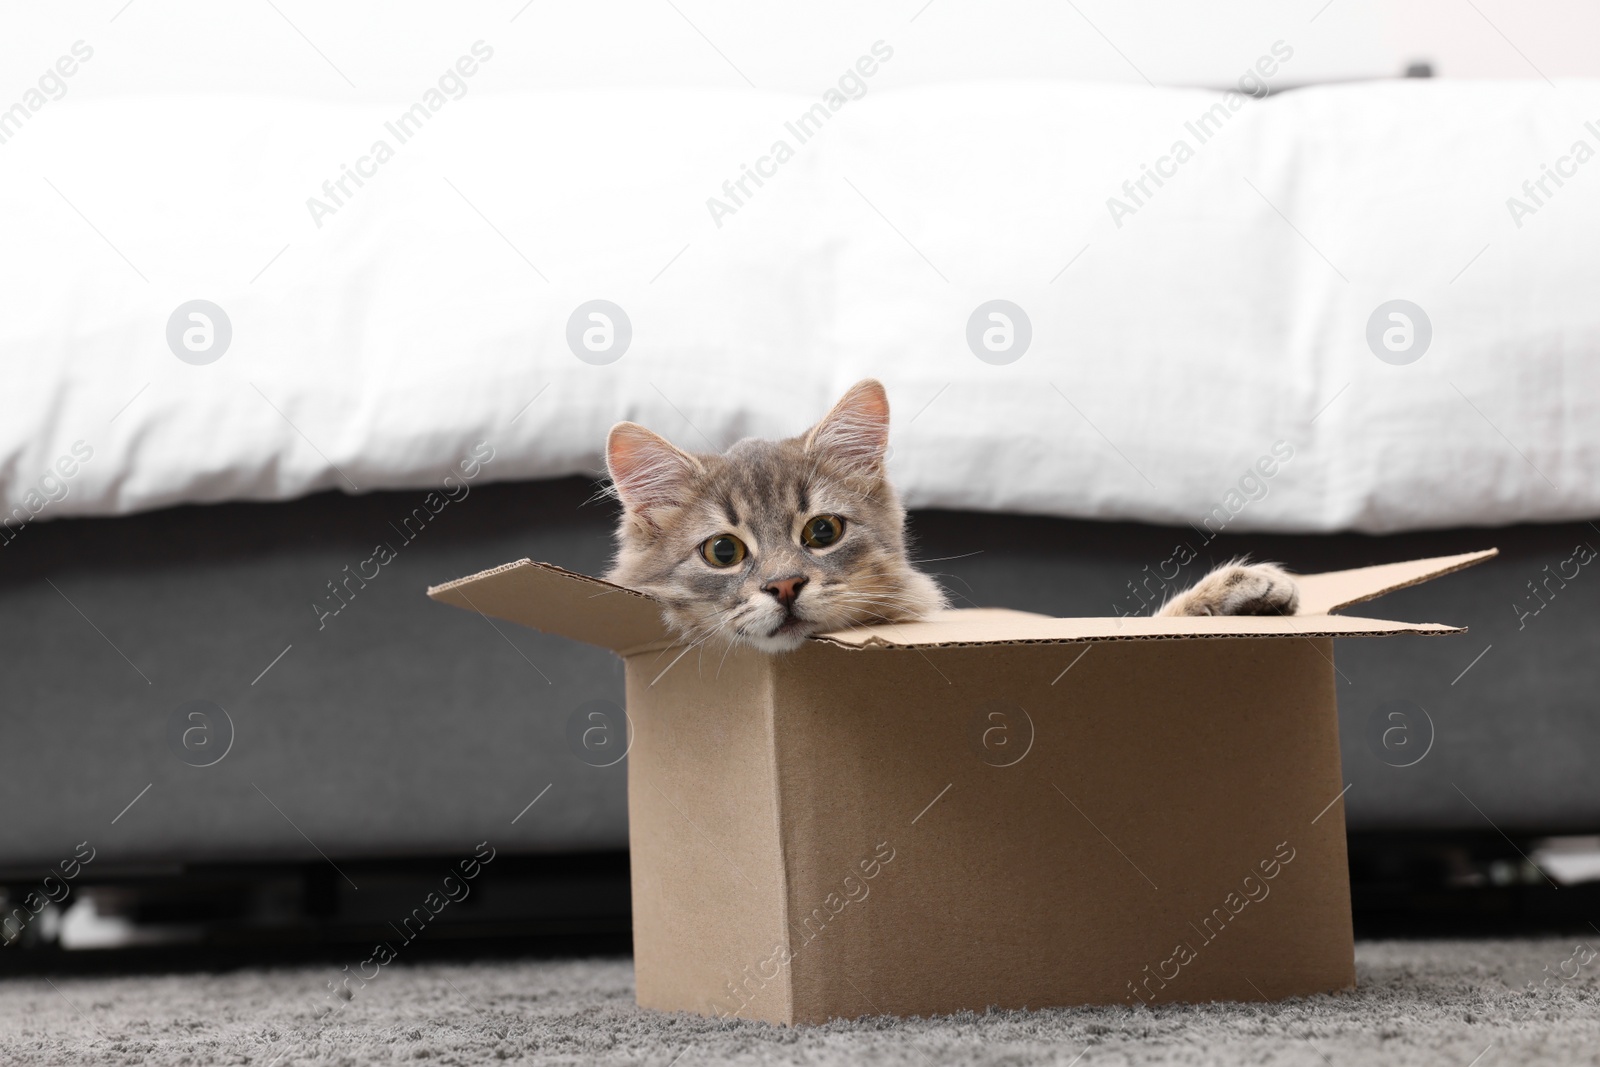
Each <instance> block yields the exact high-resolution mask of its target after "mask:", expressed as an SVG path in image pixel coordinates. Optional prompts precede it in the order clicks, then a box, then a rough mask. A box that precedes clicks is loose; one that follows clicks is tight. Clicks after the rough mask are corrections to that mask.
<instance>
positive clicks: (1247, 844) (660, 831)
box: [429, 550, 1495, 1024]
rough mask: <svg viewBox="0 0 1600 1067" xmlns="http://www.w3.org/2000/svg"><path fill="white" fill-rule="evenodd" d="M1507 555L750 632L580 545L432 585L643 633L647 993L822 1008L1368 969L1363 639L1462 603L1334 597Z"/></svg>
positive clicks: (1171, 987)
mask: <svg viewBox="0 0 1600 1067" xmlns="http://www.w3.org/2000/svg"><path fill="white" fill-rule="evenodd" d="M1494 554H1495V553H1494V551H1493V550H1490V551H1487V552H1474V553H1468V554H1466V555H1459V556H1447V557H1442V558H1438V559H1428V560H1419V561H1415V562H1410V563H1393V564H1386V565H1383V566H1377V567H1364V568H1361V569H1359V570H1350V571H1341V572H1337V573H1330V574H1316V575H1308V576H1302V577H1301V578H1300V579H1299V580H1300V586H1301V609H1300V610H1301V613H1300V614H1298V615H1295V616H1292V617H1224V618H1193V619H1188V618H1184V619H1163V618H1107V619H1055V618H1049V617H1046V616H1042V615H1033V614H1028V613H1025V612H1017V611H1005V610H995V609H978V610H966V611H949V612H945V613H943V614H941V615H940V616H938V617H937V618H934V619H931V620H928V621H925V622H919V623H913V624H908V625H898V626H870V627H864V628H861V629H855V630H848V631H843V632H839V633H832V634H827V635H825V636H821V637H817V638H814V639H812V640H811V641H809V642H807V644H806V646H805V647H803V648H801V649H800V650H798V651H796V652H792V653H788V654H785V655H776V656H775V655H770V654H767V653H761V652H756V651H752V650H748V649H735V650H733V651H731V652H730V653H729V654H727V656H726V657H725V658H724V656H723V653H722V651H721V650H720V649H719V650H717V651H716V652H715V653H711V652H705V653H704V654H701V653H695V654H689V650H687V649H684V648H682V647H681V646H679V645H678V644H677V642H676V641H675V639H674V637H673V636H672V635H671V634H670V633H669V632H668V631H667V630H666V629H665V628H664V627H663V625H662V623H661V619H660V616H659V614H658V612H657V609H656V606H655V604H654V602H652V601H651V600H650V599H649V598H648V597H645V596H644V595H642V594H639V593H636V592H633V591H631V590H627V589H623V588H621V587H618V586H614V585H610V584H608V583H606V582H602V581H599V580H598V579H595V578H589V577H586V576H584V575H580V574H574V573H571V572H569V571H565V570H562V569H561V568H559V567H554V566H550V565H549V564H541V563H531V562H529V561H527V560H522V561H520V562H517V563H512V564H508V565H506V566H503V567H498V568H496V569H494V570H490V571H485V572H483V573H481V574H476V575H473V576H472V577H469V578H463V579H460V580H459V581H455V582H450V583H448V584H446V585H442V586H438V587H435V588H433V589H430V590H429V595H430V596H432V597H433V598H435V599H437V600H441V601H444V602H445V603H449V604H455V605H457V606H460V607H463V608H467V609H468V610H474V611H479V612H482V613H484V614H486V615H491V616H494V617H495V618H499V619H505V620H508V621H510V622H515V623H520V624H522V625H525V626H530V627H533V628H534V629H537V630H542V631H544V632H547V633H554V634H561V635H564V636H567V637H570V638H572V639H574V640H577V641H583V642H586V643H588V644H592V645H599V646H602V647H604V648H609V649H611V650H612V651H614V652H616V653H617V655H619V656H621V657H623V659H624V660H625V661H626V665H627V705H628V707H627V711H628V715H629V718H630V720H631V726H632V730H633V739H632V748H631V750H630V751H629V755H628V814H629V819H630V841H631V848H632V866H633V907H634V960H635V973H636V975H637V985H638V999H639V1003H640V1005H642V1006H644V1007H649V1008H660V1009H665V1010H683V1011H692V1012H700V1013H704V1014H714V1015H737V1016H739V1017H742V1018H750V1019H766V1020H770V1021H772V1022H777V1023H790V1024H792V1023H802V1022H804V1023H812V1022H821V1021H824V1020H826V1019H829V1018H833V1017H841V1016H842V1017H854V1016H859V1015H868V1014H879V1013H888V1014H895V1015H927V1014H932V1013H944V1012H954V1011H959V1010H967V1009H970V1010H975V1011H981V1010H983V1009H984V1008H986V1007H990V1006H998V1007H1001V1008H1040V1007H1047V1006H1052V1005H1072V1004H1114V1003H1139V1002H1146V1003H1150V1002H1165V1001H1208V1000H1260V999H1264V998H1265V999H1276V998H1280V997H1288V996H1303V995H1306V994H1310V993H1319V992H1326V991H1331V990H1339V989H1348V988H1351V987H1353V986H1354V984H1355V963H1354V945H1353V940H1352V935H1351V925H1350V892H1349V877H1348V871H1347V866H1346V857H1345V836H1344V810H1343V806H1342V805H1341V804H1340V803H1339V800H1340V798H1341V797H1342V793H1343V790H1344V788H1345V783H1344V781H1343V780H1342V778H1341V776H1340V765H1339V724H1338V711H1337V706H1336V695H1335V675H1334V666H1333V638H1335V637H1349V636H1358V635H1359V636H1379V635H1389V634H1402V633H1414V634H1446V633H1459V632H1461V631H1460V629H1459V628H1456V627H1451V626H1445V625H1440V624H1437V623H1408V622H1388V621H1382V620H1377V619H1365V618H1357V617H1353V616H1344V615H1334V614H1332V613H1333V612H1335V611H1338V610H1339V609H1341V608H1344V607H1348V606H1349V605H1352V604H1356V603H1359V602H1361V601H1364V600H1369V599H1371V598H1373V597H1376V596H1380V595H1382V594H1383V593H1386V592H1389V591H1391V590H1395V589H1399V588H1402V587H1405V586H1409V585H1414V584H1416V583H1418V582H1423V581H1427V580H1428V579H1430V578H1435V577H1438V576H1440V575H1444V574H1448V573H1450V572H1452V571H1455V570H1459V569H1461V568H1463V567H1468V566H1471V565H1472V564H1475V563H1478V562H1480V561H1482V560H1485V559H1488V558H1489V557H1490V556H1493V555H1494Z"/></svg>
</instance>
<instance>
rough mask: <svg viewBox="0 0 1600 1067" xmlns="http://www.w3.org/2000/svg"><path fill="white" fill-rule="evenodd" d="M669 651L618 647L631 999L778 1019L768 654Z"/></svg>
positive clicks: (779, 955) (782, 981)
mask: <svg viewBox="0 0 1600 1067" xmlns="http://www.w3.org/2000/svg"><path fill="white" fill-rule="evenodd" d="M676 655H678V652H677V651H676V650H673V651H668V652H666V653H665V654H658V653H644V654H640V655H637V656H633V657H631V658H629V659H628V661H627V694H628V696H627V699H628V709H627V710H628V715H629V718H630V722H631V727H632V730H633V741H632V747H631V748H630V750H629V753H628V823H629V825H628V840H629V852H630V855H631V863H632V877H633V951H634V975H635V980H636V984H637V988H638V1000H639V1004H640V1005H641V1006H642V1007H647V1008H657V1009H661V1010H664V1011H692V1012H699V1013H701V1014H705V1015H726V1016H738V1017H740V1018H746V1019H765V1020H767V1021H770V1022H790V1021H791V1019H790V988H789V971H788V969H787V968H786V967H784V966H783V965H782V960H783V954H784V952H785V951H786V950H787V945H786V944H785V940H784V932H783V931H784V920H783V914H782V908H783V894H782V892H781V888H780V887H781V886H782V883H783V875H782V871H781V869H780V858H781V852H780V849H779V847H778V824H777V812H776V806H775V800H774V797H775V787H774V781H773V761H772V737H771V724H772V718H771V713H772V702H771V699H770V694H771V677H770V673H769V663H770V658H769V657H766V656H764V655H761V654H759V653H754V652H748V651H736V652H733V653H730V654H729V655H728V656H727V657H726V658H725V659H724V658H722V655H721V653H720V652H719V653H718V654H717V662H715V663H713V662H712V658H711V657H710V656H707V657H706V660H705V662H704V663H703V664H702V663H701V662H700V661H699V659H698V657H696V656H694V655H692V654H691V655H686V656H683V657H682V658H681V660H680V661H679V662H677V663H675V664H673V663H672V657H674V656H676ZM669 664H671V666H670V667H669ZM664 668H665V669H666V672H665V673H664V674H663V673H662V672H663V669H664Z"/></svg>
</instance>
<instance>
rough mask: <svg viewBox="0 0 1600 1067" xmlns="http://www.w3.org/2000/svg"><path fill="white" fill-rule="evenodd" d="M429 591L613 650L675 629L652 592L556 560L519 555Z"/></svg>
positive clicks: (481, 610) (471, 607)
mask: <svg viewBox="0 0 1600 1067" xmlns="http://www.w3.org/2000/svg"><path fill="white" fill-rule="evenodd" d="M428 595H429V596H430V597H432V598H433V599H435V600H439V601H442V602H444V603H446V604H454V605H455V606H456V607H458V608H466V609H467V610H468V611H476V612H478V613H479V614H482V615H490V616H493V617H494V618H496V619H504V620H505V621H506V622H514V623H517V624H518V625H520V626H527V627H530V628H532V629H534V630H539V631H541V632H543V633H549V634H560V635H561V636H562V637H570V638H572V639H573V640H574V641H582V642H583V643H584V644H586V645H597V646H599V647H600V648H609V649H611V651H613V652H627V651H628V650H629V649H634V648H639V647H640V646H642V645H649V644H658V643H661V642H664V641H668V640H669V638H670V634H671V631H670V630H668V629H667V625H666V623H664V622H662V621H661V608H660V607H659V606H658V605H657V604H656V602H655V600H654V599H653V598H651V597H648V596H645V595H644V594H643V593H637V592H634V591H633V590H632V589H625V588H623V587H622V586H620V585H613V584H611V583H610V582H603V581H601V580H600V579H599V578H591V577H589V576H588V575H586V574H578V573H576V572H574V571H569V570H566V569H564V568H561V567H557V566H556V565H555V564H553V563H534V562H533V561H532V560H526V559H519V560H517V562H515V563H507V564H505V565H504V566H500V567H495V568H494V569H493V570H487V571H479V572H478V573H477V574H473V575H469V576H468V577H466V578H457V579H456V580H455V581H453V582H446V583H444V584H443V585H436V586H433V587H432V588H430V589H429V590H428Z"/></svg>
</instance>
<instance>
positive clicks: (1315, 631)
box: [428, 549, 1496, 655]
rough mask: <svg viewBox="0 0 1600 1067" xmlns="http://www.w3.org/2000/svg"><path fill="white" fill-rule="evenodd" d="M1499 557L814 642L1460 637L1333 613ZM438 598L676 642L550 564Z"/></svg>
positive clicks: (867, 631) (1472, 556)
mask: <svg viewBox="0 0 1600 1067" xmlns="http://www.w3.org/2000/svg"><path fill="white" fill-rule="evenodd" d="M1495 554H1496V550H1495V549H1489V550H1487V551H1484V552H1468V553H1464V554H1462V555H1458V556H1440V557H1437V558H1435V559H1423V560H1413V561H1411V562H1407V563H1385V564H1381V565H1379V566H1376V567H1361V568H1359V569H1356V570H1348V571H1333V572H1330V573H1327V574H1309V575H1301V576H1299V577H1298V578H1297V580H1298V581H1299V583H1300V613H1299V614H1296V615H1290V616H1282V615H1270V616H1269V615H1233V616H1220V617H1201V618H1173V619H1164V618H1150V617H1147V616H1127V617H1123V618H1095V619H1056V618H1051V617H1050V616H1048V615H1035V614H1032V613H1030V612H1025V611H1012V610H1009V609H1005V608H971V609H967V610H964V611H944V612H940V613H939V614H937V615H935V616H934V617H932V618H930V619H926V620H924V621H921V622H912V623H900V624H895V625H882V626H863V627H858V628H855V629H851V630H839V631H835V632H833V633H828V634H819V635H818V636H817V637H816V638H815V640H818V641H826V642H828V643H830V644H834V645H839V646H842V647H845V648H929V647H948V646H962V645H987V644H1033V643H1042V644H1074V643H1080V642H1085V641H1121V640H1141V639H1142V640H1152V639H1168V640H1174V639H1183V638H1201V637H1354V636H1363V635H1364V636H1379V635H1383V634H1399V633H1418V634H1448V633H1461V632H1462V628H1461V627H1455V626H1446V625H1443V624H1440V623H1412V622H1391V621H1388V620H1384V619H1363V618H1356V617H1353V616H1336V615H1331V614H1329V612H1332V611H1336V610H1338V609H1339V608H1342V607H1345V606H1347V605H1350V604H1356V603H1360V602H1361V601H1364V600H1371V599H1372V598H1374V597H1377V596H1381V595H1383V594H1384V593H1388V592H1392V591H1394V590H1396V589H1403V588H1405V587H1406V586H1410V585H1416V584H1418V583H1419V582H1425V581H1427V580H1428V579H1430V578H1436V577H1439V576H1440V575H1444V574H1449V573H1451V572H1453V571H1458V570H1461V569H1462V568H1463V567H1470V566H1472V565H1473V564H1475V563H1480V562H1482V561H1483V560H1486V559H1489V558H1490V557H1492V556H1494V555H1495ZM428 595H429V596H430V597H432V598H433V599H435V600H440V601H443V602H444V603H446V604H454V605H455V606H457V607H461V608H466V609H467V610H468V611H476V612H479V613H481V614H483V615H486V616H492V617H494V618H497V619H504V620H506V621H507V622H514V623H517V624H519V625H522V626H528V627H531V628H533V629H535V630H540V631H542V632H544V633H552V634H559V635H561V636H563V637H570V638H572V639H573V640H576V641H582V642H584V643H585V644H590V645H597V646H599V647H601V648H609V649H611V650H612V651H613V652H617V653H620V654H622V655H628V654H630V653H633V652H639V651H644V650H648V649H653V648H662V647H665V646H668V645H671V644H674V643H677V642H678V641H679V638H677V637H676V636H675V635H674V634H673V633H672V632H671V630H670V629H668V627H667V626H666V624H665V623H664V622H662V620H661V612H660V608H659V607H658V605H657V604H656V601H655V600H654V599H653V598H651V597H648V596H646V595H645V594H643V593H639V592H636V591H634V590H632V589H626V588H623V587H622V586H620V585H613V584H612V583H610V582H604V581H601V580H600V579H598V578H591V577H589V576H587V575H583V574H577V573H574V572H573V571H569V570H565V569H563V568H561V567H557V566H555V565H553V564H550V563H534V562H532V561H530V560H525V559H524V560H518V561H517V562H516V563H508V564H506V565H505V566H502V567H496V568H494V569H493V570H487V571H482V572H480V573H478V574H474V575H471V576H470V577H466V578H459V579H457V580H456V581H453V582H446V583H445V584H444V585H437V586H434V587H433V588H431V589H429V590H428Z"/></svg>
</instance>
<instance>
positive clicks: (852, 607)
mask: <svg viewBox="0 0 1600 1067" xmlns="http://www.w3.org/2000/svg"><path fill="white" fill-rule="evenodd" d="M888 446H889V398H888V395H887V394H886V393H885V391H884V388H883V386H882V384H880V383H879V382H877V381H875V380H873V379H870V378H869V379H867V380H865V381H862V382H858V383H857V384H856V385H854V386H852V387H851V388H850V390H849V391H848V392H846V393H845V395H844V397H843V398H842V399H840V401H839V402H838V403H837V404H835V405H834V406H833V409H832V410H831V411H829V412H828V413H827V415H825V416H823V418H822V421H820V422H818V423H817V424H816V425H815V426H813V427H812V428H811V429H810V430H808V431H806V432H805V433H803V434H801V435H800V436H798V437H791V438H787V439H785V440H781V441H765V440H758V439H756V438H746V439H745V440H742V441H740V442H738V443H737V444H735V445H733V446H732V447H731V448H729V449H728V450H727V451H726V452H724V453H722V454H720V455H715V454H698V455H691V454H690V453H688V452H684V451H682V450H680V449H678V448H676V447H675V446H673V445H672V444H671V443H670V442H668V441H667V440H666V439H665V438H663V437H661V436H660V435H658V434H655V433H652V432H651V431H649V430H647V429H645V428H644V427H643V426H640V425H638V424H637V423H632V422H621V423H618V424H617V425H616V426H614V427H612V429H611V433H610V435H609V437H608V438H607V439H606V466H607V468H608V470H609V473H610V475H611V491H612V492H613V493H614V494H615V495H616V497H617V498H618V499H619V500H620V501H621V503H622V517H621V520H620V522H619V524H618V528H617V556H616V561H615V563H614V565H613V566H612V568H611V570H610V572H609V573H608V574H607V575H606V577H607V579H608V580H609V581H612V582H615V583H617V584H618V585H624V586H627V587H628V588H630V589H636V590H638V591H640V592H642V593H648V594H649V595H650V596H652V597H654V598H656V600H658V601H659V602H660V604H661V610H662V615H663V617H664V618H665V620H666V622H667V624H668V625H669V626H670V627H671V628H672V629H673V630H675V631H677V632H678V633H679V634H680V635H682V636H683V637H684V638H686V639H687V640H688V641H690V642H691V643H692V644H698V643H701V642H705V641H710V640H717V641H719V642H726V643H729V644H744V645H750V646H753V647H755V648H758V649H761V650H763V651H767V652H787V651H792V650H794V649H796V648H799V647H800V646H801V645H802V644H803V643H804V642H805V640H806V638H808V637H810V636H811V635H813V634H818V633H827V632H829V631H831V630H842V629H846V628H848V627H851V626H861V625H866V624H871V623H886V622H910V621H914V620H917V619H923V618H926V617H928V616H930V615H932V614H934V613H935V612H937V611H940V610H942V609H943V608H945V607H947V606H948V603H947V601H946V598H945V594H944V592H943V590H942V589H940V587H939V585H938V583H937V582H935V581H934V580H933V579H932V578H931V577H929V576H928V575H927V574H924V573H923V572H922V571H919V570H917V569H916V567H914V566H913V565H912V564H911V562H910V560H909V558H908V553H907V542H906V530H905V526H906V512H905V508H904V507H903V506H902V505H901V503H900V498H899V495H898V494H897V493H896V492H895V489H894V486H893V485H891V484H890V482H889V478H888V473H887V471H886V469H885V462H884V461H885V455H886V453H887V450H888ZM1298 596H1299V594H1298V590H1297V588H1296V586H1295V582H1294V579H1293V577H1291V576H1290V575H1289V573H1288V572H1287V571H1285V570H1283V568H1281V567H1279V566H1277V565H1275V564H1271V563H1257V564H1250V563H1246V562H1241V561H1235V562H1233V563H1229V564H1226V565H1224V566H1222V567H1219V568H1217V569H1216V570H1214V571H1212V572H1211V573H1210V574H1208V575H1206V576H1205V577H1204V578H1202V579H1201V580H1200V581H1199V582H1197V583H1196V584H1195V585H1194V586H1192V587H1191V588H1189V589H1187V590H1185V591H1184V592H1182V593H1179V594H1177V595H1176V596H1174V597H1173V598H1172V599H1171V600H1169V601H1168V602H1167V603H1166V604H1165V605H1163V606H1162V607H1161V609H1160V610H1159V611H1158V612H1157V614H1158V615H1166V616H1177V615H1277V614H1283V615H1292V614H1294V612H1295V609H1296V607H1297V604H1298Z"/></svg>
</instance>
